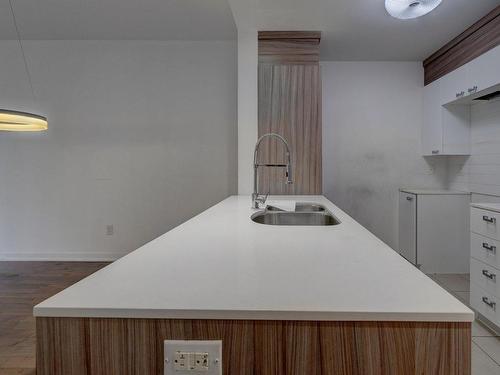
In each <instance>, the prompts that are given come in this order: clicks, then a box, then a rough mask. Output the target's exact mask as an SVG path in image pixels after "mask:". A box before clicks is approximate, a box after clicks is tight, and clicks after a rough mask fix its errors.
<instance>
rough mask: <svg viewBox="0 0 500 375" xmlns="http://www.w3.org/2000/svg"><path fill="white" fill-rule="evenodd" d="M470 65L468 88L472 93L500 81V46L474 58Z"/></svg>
mask: <svg viewBox="0 0 500 375" xmlns="http://www.w3.org/2000/svg"><path fill="white" fill-rule="evenodd" d="M467 65H469V71H470V82H469V84H468V85H469V86H470V87H468V88H467V90H468V91H469V90H470V92H471V94H475V93H476V92H480V91H482V90H486V89H488V88H490V87H492V86H495V85H498V84H499V83H500V68H499V66H500V46H498V47H495V48H493V49H491V50H489V51H488V52H486V53H484V54H483V55H481V56H479V57H478V58H477V59H474V60H472V61H471V62H470V63H468V64H467Z"/></svg>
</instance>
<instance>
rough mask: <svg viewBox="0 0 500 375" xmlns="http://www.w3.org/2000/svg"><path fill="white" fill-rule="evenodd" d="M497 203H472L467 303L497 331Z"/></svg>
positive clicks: (499, 301) (499, 290)
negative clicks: (469, 292)
mask: <svg viewBox="0 0 500 375" xmlns="http://www.w3.org/2000/svg"><path fill="white" fill-rule="evenodd" d="M499 240H500V205H499V204H472V207H471V241H470V254H471V258H470V291H471V294H470V305H471V307H472V308H473V309H474V310H475V311H476V312H478V313H479V314H481V316H480V317H479V319H484V318H485V319H487V320H488V321H487V322H485V323H486V324H487V325H489V326H490V327H491V328H494V329H496V330H497V331H499V332H500V255H499V253H498V251H500V241H499Z"/></svg>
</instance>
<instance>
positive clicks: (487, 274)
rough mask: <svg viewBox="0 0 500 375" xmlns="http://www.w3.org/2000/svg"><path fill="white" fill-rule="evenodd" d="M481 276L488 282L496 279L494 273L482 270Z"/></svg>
mask: <svg viewBox="0 0 500 375" xmlns="http://www.w3.org/2000/svg"><path fill="white" fill-rule="evenodd" d="M483 275H484V276H486V277H487V278H488V279H490V280H495V279H496V278H497V275H495V274H494V273H490V272H488V270H483Z"/></svg>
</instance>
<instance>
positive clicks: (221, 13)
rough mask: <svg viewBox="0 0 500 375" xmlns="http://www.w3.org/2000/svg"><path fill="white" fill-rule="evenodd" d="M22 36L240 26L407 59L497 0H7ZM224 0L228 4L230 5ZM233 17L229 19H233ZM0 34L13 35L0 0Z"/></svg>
mask: <svg viewBox="0 0 500 375" xmlns="http://www.w3.org/2000/svg"><path fill="white" fill-rule="evenodd" d="M12 2H13V5H14V10H15V13H16V19H17V23H18V26H19V31H20V34H21V37H22V38H23V39H35V40H40V39H41V40H44V39H48V40H51V39H56V40H57V39H66V40H73V39H74V40H78V39H97V40H99V39H102V40H114V39H117V40H125V39H127V40H231V39H235V38H236V26H235V20H236V24H237V26H238V28H239V29H245V28H252V29H258V30H320V31H322V32H323V38H322V42H321V55H322V56H321V57H322V59H323V60H379V61H383V60H400V61H404V60H411V61H419V60H422V59H424V58H425V57H427V56H428V55H430V54H431V53H432V52H434V51H435V50H436V49H438V48H439V47H441V46H442V45H444V44H445V43H446V42H447V41H449V40H450V39H452V38H453V37H455V36H456V35H458V34H459V33H460V32H462V31H463V30H465V28H466V27H468V26H469V25H471V24H472V23H474V22H475V21H476V20H478V19H479V18H481V17H482V16H483V15H485V14H486V13H487V12H488V11H490V10H491V9H493V8H494V7H495V6H498V5H500V0H443V3H442V4H441V5H440V6H439V7H438V8H437V9H436V10H435V11H433V12H432V13H430V14H428V15H427V16H424V17H422V18H418V19H414V20H406V21H403V20H397V19H394V18H392V17H390V16H389V15H388V14H387V13H386V11H385V8H384V0H36V1H33V0H12ZM228 3H229V4H228ZM233 14H234V18H233ZM0 39H16V33H15V28H14V24H13V22H12V16H11V14H10V6H9V0H0Z"/></svg>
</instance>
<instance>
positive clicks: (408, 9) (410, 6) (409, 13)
mask: <svg viewBox="0 0 500 375" xmlns="http://www.w3.org/2000/svg"><path fill="white" fill-rule="evenodd" d="M441 1H442V0H385V9H386V10H387V13H389V14H390V15H391V16H393V17H394V18H399V19H402V20H407V19H410V18H417V17H421V16H423V15H426V14H427V13H429V12H432V11H433V10H434V9H436V8H437V7H438V5H439V4H441Z"/></svg>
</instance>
